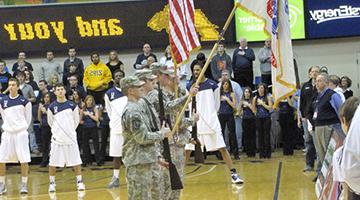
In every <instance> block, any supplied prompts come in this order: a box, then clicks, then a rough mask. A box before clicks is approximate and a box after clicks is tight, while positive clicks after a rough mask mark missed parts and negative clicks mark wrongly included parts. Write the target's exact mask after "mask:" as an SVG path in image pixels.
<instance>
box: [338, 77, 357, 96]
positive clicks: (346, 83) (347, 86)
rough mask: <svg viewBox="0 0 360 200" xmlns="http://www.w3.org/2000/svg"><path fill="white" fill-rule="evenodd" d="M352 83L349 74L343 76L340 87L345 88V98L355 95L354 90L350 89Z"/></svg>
mask: <svg viewBox="0 0 360 200" xmlns="http://www.w3.org/2000/svg"><path fill="white" fill-rule="evenodd" d="M351 84H352V81H351V79H350V78H349V77H347V76H343V77H341V85H340V87H341V88H342V89H343V92H344V96H345V99H348V98H350V97H352V96H353V95H354V94H353V91H352V90H351V89H350V87H351Z"/></svg>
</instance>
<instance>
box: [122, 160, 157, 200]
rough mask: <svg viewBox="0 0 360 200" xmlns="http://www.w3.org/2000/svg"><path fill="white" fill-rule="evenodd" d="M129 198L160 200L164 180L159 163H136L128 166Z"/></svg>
mask: <svg viewBox="0 0 360 200" xmlns="http://www.w3.org/2000/svg"><path fill="white" fill-rule="evenodd" d="M126 178H127V189H128V199H129V200H133V199H134V200H151V199H153V200H160V199H162V198H161V196H162V195H163V194H164V189H163V188H164V184H163V183H164V181H163V177H162V171H161V169H160V166H159V164H158V163H149V164H141V165H134V166H130V167H127V168H126Z"/></svg>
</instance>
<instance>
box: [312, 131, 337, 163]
mask: <svg viewBox="0 0 360 200" xmlns="http://www.w3.org/2000/svg"><path fill="white" fill-rule="evenodd" d="M332 131H333V128H332V125H326V126H316V127H315V135H314V137H315V140H314V145H315V149H316V155H317V157H318V161H319V162H318V163H319V164H320V166H318V170H321V166H322V163H323V161H324V158H325V155H326V151H327V148H328V146H329V142H330V138H331V134H332Z"/></svg>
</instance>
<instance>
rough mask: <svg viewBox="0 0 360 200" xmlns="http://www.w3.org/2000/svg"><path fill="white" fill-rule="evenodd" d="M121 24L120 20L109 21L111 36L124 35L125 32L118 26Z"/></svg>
mask: <svg viewBox="0 0 360 200" xmlns="http://www.w3.org/2000/svg"><path fill="white" fill-rule="evenodd" d="M119 23H120V20H118V19H109V20H108V27H109V32H110V35H122V34H123V33H124V30H123V29H122V28H121V27H120V26H118V25H117V24H119Z"/></svg>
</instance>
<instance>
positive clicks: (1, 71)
mask: <svg viewBox="0 0 360 200" xmlns="http://www.w3.org/2000/svg"><path fill="white" fill-rule="evenodd" d="M5 66H6V63H5V61H3V60H0V83H1V85H2V88H1V92H4V91H5V90H6V89H7V88H8V82H9V79H10V78H11V74H10V73H9V72H6V71H5Z"/></svg>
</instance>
